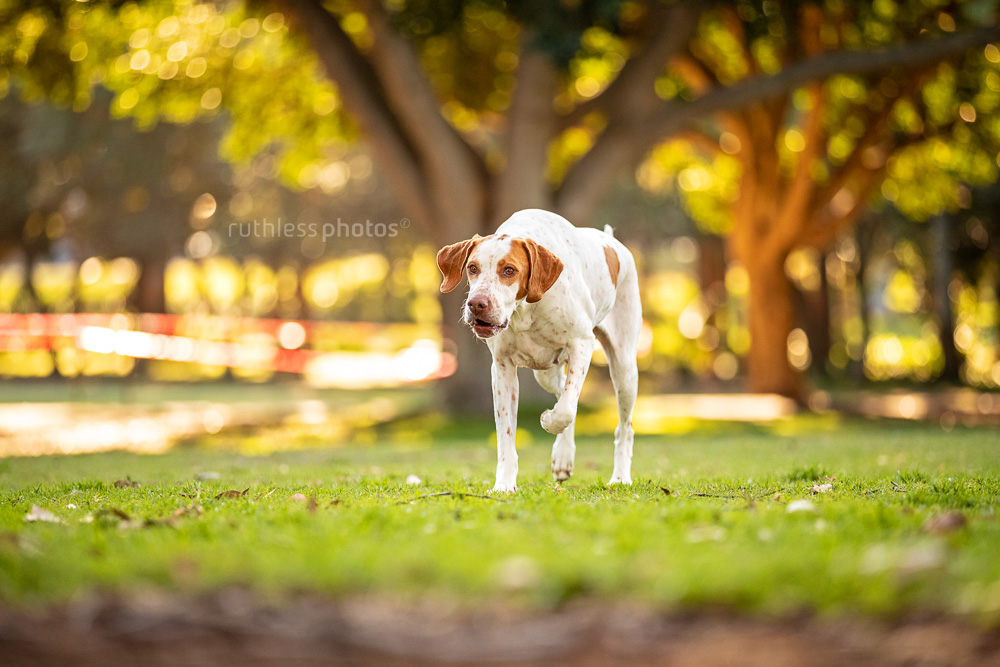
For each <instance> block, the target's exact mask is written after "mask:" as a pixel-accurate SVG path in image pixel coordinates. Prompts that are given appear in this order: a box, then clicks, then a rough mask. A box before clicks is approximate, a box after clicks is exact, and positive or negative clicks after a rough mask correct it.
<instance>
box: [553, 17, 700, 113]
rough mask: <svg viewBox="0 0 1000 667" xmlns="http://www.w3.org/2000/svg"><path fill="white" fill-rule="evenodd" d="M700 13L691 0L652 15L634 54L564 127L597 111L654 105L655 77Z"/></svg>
mask: <svg viewBox="0 0 1000 667" xmlns="http://www.w3.org/2000/svg"><path fill="white" fill-rule="evenodd" d="M700 15H701V9H700V8H699V7H696V6H695V2H693V1H691V0H689V1H687V2H678V3H675V4H673V5H669V6H666V7H660V8H659V9H658V10H657V11H656V14H655V16H653V17H651V24H652V25H653V29H652V30H650V31H649V34H648V35H647V37H646V39H645V40H644V41H643V44H642V46H641V47H640V48H639V49H638V50H637V51H636V52H635V55H633V56H632V57H631V58H629V59H628V61H626V63H625V65H624V66H623V67H622V69H621V72H619V73H618V76H617V77H615V79H614V80H613V81H612V82H611V83H610V84H608V86H607V87H606V88H605V89H604V90H603V91H602V92H601V93H599V94H598V95H597V96H596V97H592V98H591V99H589V100H587V101H586V102H581V103H580V104H578V105H577V106H576V108H574V109H573V110H572V111H570V112H569V113H568V114H566V115H565V116H564V117H563V118H562V121H561V123H560V125H561V127H562V129H566V128H568V127H572V126H573V125H576V124H577V123H579V122H580V121H582V120H583V119H584V117H585V116H587V114H589V113H592V112H595V111H600V112H602V113H605V114H607V115H608V116H619V115H622V114H623V112H624V113H628V112H629V111H635V110H636V107H643V106H647V105H650V104H655V101H656V100H657V99H658V98H657V97H656V92H655V90H654V88H653V84H654V83H655V82H656V78H657V77H658V76H659V75H660V73H661V72H663V70H664V68H665V67H666V64H667V62H668V61H669V60H670V59H671V58H672V57H673V56H674V55H675V54H676V53H678V52H679V51H681V50H683V49H684V48H685V47H686V46H687V43H688V41H690V39H691V36H692V35H693V34H694V32H695V30H696V29H697V27H698V18H699V17H700ZM646 110H647V111H649V109H648V108H647V109H646Z"/></svg>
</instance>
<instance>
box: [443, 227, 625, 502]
mask: <svg viewBox="0 0 1000 667" xmlns="http://www.w3.org/2000/svg"><path fill="white" fill-rule="evenodd" d="M437 263H438V267H439V268H440V269H441V273H442V274H443V275H444V281H443V282H442V283H441V291H442V292H450V291H452V290H453V289H455V288H456V287H458V285H459V283H460V282H462V276H463V274H466V275H468V279H469V296H468V299H466V302H465V306H464V307H463V319H464V321H465V323H466V324H468V325H469V326H470V327H471V328H472V330H473V332H474V333H475V335H476V336H478V337H479V338H483V339H485V340H486V344H487V345H488V346H489V348H490V352H491V353H492V354H493V372H492V375H493V412H494V415H495V418H496V427H497V476H496V485H495V486H494V487H493V491H494V492H501V493H511V492H514V491H517V450H516V449H515V447H514V437H515V434H516V433H517V398H518V383H517V368H518V367H519V366H525V367H527V368H531V369H532V370H533V371H534V374H535V379H536V380H537V381H538V384H540V385H541V386H542V387H543V388H544V389H545V390H546V391H548V392H550V393H552V394H555V396H556V404H555V407H553V408H552V409H551V410H546V411H545V412H544V413H542V419H541V422H542V428H544V429H545V430H546V431H548V432H549V433H552V434H554V435H555V436H556V441H555V444H554V445H553V447H552V474H553V476H554V477H555V478H556V480H559V481H562V480H566V479H569V476H570V475H571V474H572V472H573V457H574V454H575V453H576V444H575V443H574V441H573V422H574V421H575V420H576V410H577V403H578V401H579V399H580V390H581V389H582V388H583V381H584V378H585V377H586V376H587V370H588V368H589V367H590V359H591V355H592V354H593V352H594V340H595V339H596V340H599V341H600V342H601V346H602V347H603V348H604V353H605V355H606V356H607V359H608V366H609V368H610V371H611V379H612V381H613V383H614V387H615V394H616V397H617V399H618V428H616V429H615V455H614V471H613V472H612V474H611V480H610V483H611V484H631V483H632V475H631V467H632V437H633V431H632V409H633V407H634V406H635V399H636V392H637V385H638V370H637V367H636V351H637V347H638V343H639V332H640V329H641V328H642V305H641V303H640V302H639V283H638V277H637V275H636V268H635V260H634V258H633V257H632V253H630V252H629V251H628V249H627V248H626V247H625V246H624V245H622V244H621V243H620V242H619V241H618V240H616V239H615V238H614V237H613V236H612V234H611V230H610V228H606V229H605V231H601V230H598V229H588V228H579V227H574V226H573V225H572V224H571V223H570V222H569V221H567V220H566V219H565V218H563V217H561V216H558V215H556V214H555V213H550V212H548V211H542V210H538V209H529V210H525V211H519V212H517V213H515V214H514V215H512V216H511V217H510V218H508V219H507V221H506V222H504V223H503V224H502V225H500V227H499V228H498V229H497V230H496V232H494V233H493V234H490V235H489V236H479V235H478V234H477V235H476V236H474V237H473V238H471V239H468V240H466V241H460V242H459V243H454V244H452V245H449V246H445V247H444V248H442V249H441V250H440V251H439V252H438V255H437Z"/></svg>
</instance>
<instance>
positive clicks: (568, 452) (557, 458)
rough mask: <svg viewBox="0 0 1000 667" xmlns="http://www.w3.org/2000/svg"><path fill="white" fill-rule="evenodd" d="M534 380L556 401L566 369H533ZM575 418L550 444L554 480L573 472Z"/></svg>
mask: <svg viewBox="0 0 1000 667" xmlns="http://www.w3.org/2000/svg"><path fill="white" fill-rule="evenodd" d="M534 374H535V380H537V381H538V384H539V385H540V386H541V387H542V389H544V390H545V391H547V392H549V393H550V394H553V395H555V397H556V400H557V401H558V400H559V399H560V398H561V397H562V393H563V387H565V386H566V369H565V367H564V366H563V365H562V364H559V365H557V366H553V367H552V368H547V369H545V370H543V371H534ZM575 422H576V420H575V419H574V420H573V421H572V422H570V424H569V426H567V427H566V430H564V431H563V432H562V433H560V434H559V435H557V436H556V442H555V444H554V445H552V476H553V477H555V479H556V481H558V482H564V481H566V480H567V479H569V478H570V475H572V474H573V459H574V457H575V456H576V443H575V442H574V441H573V430H574V426H575Z"/></svg>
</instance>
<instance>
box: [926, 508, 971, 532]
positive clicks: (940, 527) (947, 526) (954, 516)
mask: <svg viewBox="0 0 1000 667" xmlns="http://www.w3.org/2000/svg"><path fill="white" fill-rule="evenodd" d="M967 525H969V520H968V519H966V518H965V515H964V514H962V513H961V512H945V513H944V514H938V515H937V516H932V517H930V518H928V519H927V521H924V532H927V533H934V534H935V535H947V534H948V533H954V532H955V531H957V530H961V529H963V528H965V527H966V526H967Z"/></svg>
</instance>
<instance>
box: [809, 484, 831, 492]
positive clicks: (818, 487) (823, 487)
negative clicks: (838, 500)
mask: <svg viewBox="0 0 1000 667" xmlns="http://www.w3.org/2000/svg"><path fill="white" fill-rule="evenodd" d="M827 491H833V484H814V485H813V488H812V492H813V494H817V493H826V492H827Z"/></svg>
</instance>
